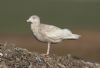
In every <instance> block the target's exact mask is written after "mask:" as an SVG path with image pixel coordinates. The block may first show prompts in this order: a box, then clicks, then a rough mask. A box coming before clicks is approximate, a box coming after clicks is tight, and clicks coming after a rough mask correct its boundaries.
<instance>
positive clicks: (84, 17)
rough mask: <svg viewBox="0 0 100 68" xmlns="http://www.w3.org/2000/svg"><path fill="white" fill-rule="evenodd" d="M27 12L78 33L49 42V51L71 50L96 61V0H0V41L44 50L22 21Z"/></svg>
mask: <svg viewBox="0 0 100 68" xmlns="http://www.w3.org/2000/svg"><path fill="white" fill-rule="evenodd" d="M31 15H38V16H40V18H41V22H43V23H46V24H53V25H56V26H58V27H61V28H68V29H70V30H71V31H72V32H73V33H76V34H80V35H81V36H82V37H81V38H80V39H79V40H64V41H63V42H60V43H58V44H52V46H51V51H50V53H51V54H57V55H67V54H72V55H73V56H78V57H81V58H85V59H87V60H91V61H93V62H95V61H96V62H100V19H99V18H100V0H1V1H0V42H1V43H4V42H8V43H12V44H15V45H16V46H18V47H23V48H26V49H28V50H30V51H36V52H39V53H45V52H46V48H47V44H46V43H42V42H40V41H37V40H36V39H35V38H34V36H33V34H32V32H31V30H30V23H27V22H26V20H27V19H28V18H29V16H31Z"/></svg>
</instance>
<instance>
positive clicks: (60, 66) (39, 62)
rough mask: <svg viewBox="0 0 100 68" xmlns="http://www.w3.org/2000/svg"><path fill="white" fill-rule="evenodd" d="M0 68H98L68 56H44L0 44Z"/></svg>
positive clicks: (99, 66) (95, 64) (93, 64)
mask: <svg viewBox="0 0 100 68" xmlns="http://www.w3.org/2000/svg"><path fill="white" fill-rule="evenodd" d="M0 68H100V64H98V63H92V62H87V61H84V60H82V59H79V58H77V57H73V56H71V55H70V54H68V55H66V56H56V55H50V56H44V55H42V54H38V53H36V52H29V51H28V50H27V49H23V48H18V47H15V46H14V45H11V44H7V43H5V44H0Z"/></svg>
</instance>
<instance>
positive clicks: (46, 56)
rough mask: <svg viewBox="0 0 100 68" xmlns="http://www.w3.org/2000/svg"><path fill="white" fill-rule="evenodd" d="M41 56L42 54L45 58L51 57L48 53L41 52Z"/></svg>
mask: <svg viewBox="0 0 100 68" xmlns="http://www.w3.org/2000/svg"><path fill="white" fill-rule="evenodd" d="M41 56H42V57H43V58H50V56H49V55H48V54H41Z"/></svg>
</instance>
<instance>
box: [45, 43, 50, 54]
mask: <svg viewBox="0 0 100 68" xmlns="http://www.w3.org/2000/svg"><path fill="white" fill-rule="evenodd" d="M50 44H51V43H50V42H48V48H47V53H46V54H47V55H49V52H50Z"/></svg>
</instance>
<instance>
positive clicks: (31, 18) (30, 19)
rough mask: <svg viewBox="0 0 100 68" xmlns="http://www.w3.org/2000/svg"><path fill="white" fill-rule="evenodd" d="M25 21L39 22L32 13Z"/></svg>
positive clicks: (37, 17)
mask: <svg viewBox="0 0 100 68" xmlns="http://www.w3.org/2000/svg"><path fill="white" fill-rule="evenodd" d="M26 21H27V22H31V23H40V18H39V16H37V15H32V16H30V17H29V19H28V20H26Z"/></svg>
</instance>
